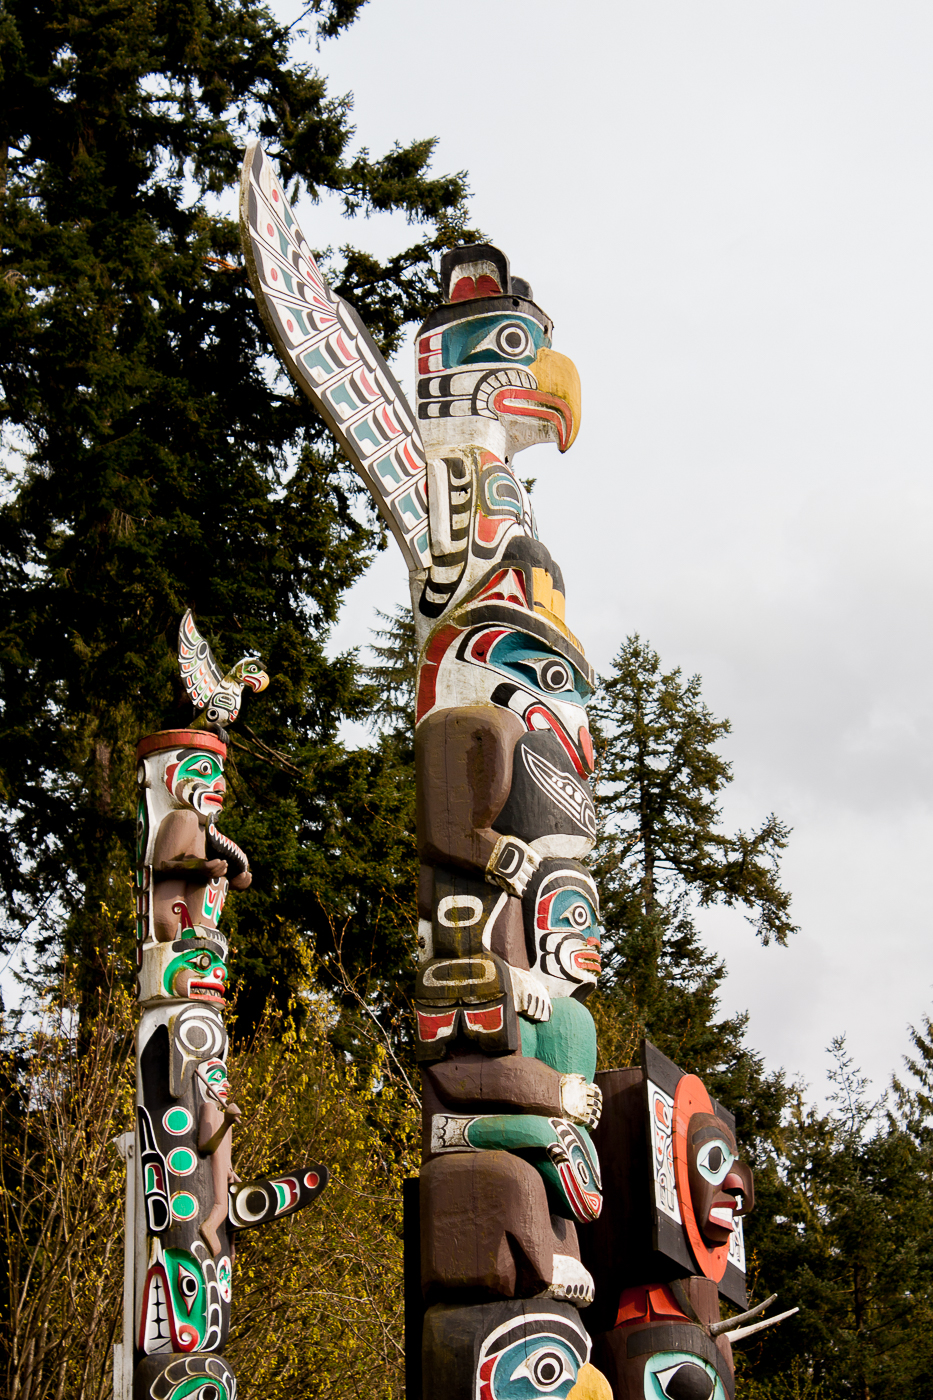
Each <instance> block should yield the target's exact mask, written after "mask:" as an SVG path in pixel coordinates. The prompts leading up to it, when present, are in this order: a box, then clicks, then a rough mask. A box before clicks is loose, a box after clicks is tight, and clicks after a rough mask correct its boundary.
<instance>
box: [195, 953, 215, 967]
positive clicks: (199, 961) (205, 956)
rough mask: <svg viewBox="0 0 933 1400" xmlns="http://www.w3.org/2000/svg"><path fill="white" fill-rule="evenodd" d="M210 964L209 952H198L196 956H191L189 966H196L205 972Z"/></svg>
mask: <svg viewBox="0 0 933 1400" xmlns="http://www.w3.org/2000/svg"><path fill="white" fill-rule="evenodd" d="M210 965H211V955H210V953H199V954H198V956H197V957H196V958H193V959H192V962H191V966H192V967H196V968H198V969H199V971H201V972H206V971H207V969H208V968H209V967H210Z"/></svg>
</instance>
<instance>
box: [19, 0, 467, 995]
mask: <svg viewBox="0 0 933 1400" xmlns="http://www.w3.org/2000/svg"><path fill="white" fill-rule="evenodd" d="M360 8H361V0H313V3H311V4H310V5H309V6H308V7H307V9H306V10H305V12H304V20H305V22H306V23H307V24H309V25H310V26H312V27H314V26H316V30H317V36H318V39H319V40H323V39H331V38H333V37H334V36H336V35H338V34H339V33H340V32H341V31H342V30H343V29H344V28H345V27H346V26H347V25H348V24H350V23H351V22H352V20H353V18H354V16H355V15H356V13H357V11H358V10H359V9H360ZM295 39H296V34H295V32H293V29H292V28H291V27H289V26H286V25H285V24H283V23H281V22H279V21H277V20H276V19H274V18H273V16H272V15H271V14H270V12H269V11H268V10H266V9H265V8H264V7H263V6H262V5H261V4H260V3H257V0H180V3H178V4H174V5H171V6H162V5H157V6H152V5H142V4H139V3H138V0H70V3H69V4H67V5H64V4H62V3H61V0H30V3H28V4H27V3H25V0H2V4H0V65H2V87H0V248H2V253H0V344H2V347H3V350H2V357H0V361H2V362H0V432H2V434H3V438H2V442H3V445H4V448H5V458H4V461H5V473H6V490H5V495H4V502H3V505H2V508H0V615H2V623H0V700H2V720H0V799H2V804H3V811H2V819H0V887H2V897H3V916H4V937H5V942H6V943H7V945H9V944H10V943H14V942H15V941H16V940H17V939H23V940H24V946H29V945H32V946H34V947H35V948H37V949H38V950H39V952H40V954H44V955H45V962H46V966H47V967H48V966H54V964H55V962H56V960H57V959H59V958H60V956H61V955H65V956H67V957H68V958H69V959H71V960H72V962H73V963H74V964H75V967H76V974H77V975H76V982H77V985H78V986H79V988H80V997H79V1002H80V1009H81V1012H82V1015H84V1014H87V1013H88V1012H89V1011H90V1010H91V1009H92V1003H93V1001H94V998H95V996H96V992H97V989H98V988H99V986H100V985H101V983H102V980H103V979H104V976H105V970H106V963H107V960H108V957H109V956H110V954H111V953H112V952H113V950H114V949H115V948H123V949H124V950H126V949H128V946H129V942H130V937H131V930H130V918H129V905H130V897H131V888H130V869H131V863H132V854H131V852H132V846H133V840H134V806H135V802H134V781H133V779H134V757H133V752H134V746H135V743H136V740H137V738H138V737H139V736H140V735H141V734H143V733H145V732H146V731H148V730H150V729H152V728H158V727H160V726H164V725H165V724H166V723H178V722H184V719H185V710H184V709H183V708H182V709H178V708H177V707H173V689H172V686H173V677H174V674H175V669H176V668H175V661H174V648H175V633H176V629H177V626H178V620H179V617H180V615H181V613H182V611H183V609H184V608H185V607H186V606H189V605H190V606H193V607H194V609H195V611H196V614H197V617H198V622H199V625H200V626H201V627H202V630H203V631H204V632H205V634H206V635H207V637H208V639H209V640H210V642H211V644H212V645H213V646H214V647H215V650H216V652H217V654H218V656H219V658H220V659H221V660H222V661H224V662H227V663H228V664H229V663H232V661H233V660H235V659H236V656H238V655H241V654H242V653H243V652H246V651H249V650H255V651H258V652H260V653H261V654H262V656H263V658H264V661H265V662H266V665H267V669H268V670H269V672H270V674H271V675H272V677H273V681H272V685H271V686H270V688H269V690H268V691H267V692H266V694H265V695H264V696H263V697H262V698H261V699H260V700H259V701H258V702H257V703H256V705H255V706H254V707H253V709H252V711H250V709H249V707H247V709H246V711H245V713H244V715H243V716H242V719H241V722H240V724H239V725H238V726H237V729H236V730H235V731H234V740H233V749H232V752H231V762H230V764H229V776H230V778H231V780H232V783H231V786H232V801H231V804H230V805H231V808H232V810H231V811H230V814H229V816H228V817H227V818H226V819H225V825H226V829H227V830H228V831H229V833H230V834H231V835H232V836H234V837H235V838H236V839H238V840H240V841H241V843H242V845H243V846H244V848H245V849H246V850H247V852H248V853H249V854H250V857H251V860H252V863H253V865H254V867H255V870H256V879H255V881H254V885H253V888H252V890H251V892H250V894H249V896H248V898H245V899H242V900H239V901H233V902H232V907H231V910H230V920H231V922H230V928H231V931H232V932H235V934H236V937H235V939H234V946H235V947H236V949H237V955H236V956H237V961H236V965H235V972H236V973H237V974H238V975H239V982H240V986H241V995H240V1000H239V1003H238V1006H239V1011H240V1016H241V1020H242V1019H245V1020H246V1021H250V1020H251V1019H254V1018H255V1015H256V1014H257V1013H258V1009H259V1008H260V1007H261V1006H262V1004H263V1003H264V1001H265V998H266V996H267V995H268V994H269V992H270V991H275V992H276V995H277V996H278V997H279V999H280V1001H281V1003H282V1004H283V1005H284V1004H285V1002H286V1001H287V998H288V992H289V988H290V989H291V990H294V988H295V986H296V985H298V984H300V982H301V980H302V979H303V978H305V976H306V968H305V961H306V957H305V955H306V950H307V949H308V948H309V947H313V946H315V945H316V946H317V947H318V949H319V951H325V950H326V949H327V948H328V946H329V947H330V948H331V951H333V950H334V948H335V946H336V943H337V942H339V943H340V945H341V948H342V954H343V958H344V961H345V963H346V965H347V966H348V967H349V968H351V969H352V970H353V972H354V974H355V973H356V972H362V973H363V974H365V977H368V978H369V980H370V981H372V980H373V979H375V981H376V982H378V981H380V980H381V981H382V982H383V983H384V982H385V981H386V980H387V979H388V980H391V977H392V974H393V973H394V971H395V970H396V969H397V968H398V967H399V966H400V965H401V964H402V963H403V962H404V961H405V958H406V953H405V944H406V942H407V936H408V932H409V928H408V923H407V920H408V919H409V918H410V914H407V913H406V916H405V919H404V920H403V919H402V917H401V915H400V912H399V909H398V907H396V905H394V904H393V902H392V900H389V901H387V900H386V897H385V891H386V887H387V884H388V886H390V887H393V888H394V884H393V882H394V881H395V878H396V875H395V862H396V860H397V857H398V847H399V842H400V840H402V841H403V840H404V833H402V834H401V835H400V833H399V827H398V801H399V795H398V792H397V788H396V785H395V783H394V782H393V781H389V780H387V778H386V775H385V773H384V764H383V755H382V753H381V751H379V750H376V751H368V750H363V751H359V752H355V753H351V752H347V751H346V750H345V749H344V748H343V747H342V746H341V745H340V743H339V742H338V737H337V734H338V725H339V722H340V720H341V719H342V718H343V717H345V716H356V717H362V716H363V714H364V712H365V706H366V700H367V697H366V693H365V690H363V689H361V688H360V686H359V684H358V680H357V675H356V670H355V666H354V662H353V659H352V657H339V658H337V659H336V660H330V659H328V657H327V655H326V652H325V642H326V638H327V632H328V628H329V626H330V624H331V623H332V622H333V620H334V618H335V616H336V613H337V609H338V606H339V602H340V598H341V596H342V594H343V592H344V590H345V589H346V588H347V587H348V585H349V584H350V583H352V582H353V580H354V579H355V578H356V577H357V576H358V575H359V573H360V572H361V570H362V568H363V567H364V566H365V563H366V560H367V558H368V557H369V551H370V550H371V549H372V548H373V547H374V544H375V543H376V541H377V536H376V534H375V533H374V531H373V529H372V527H368V526H366V525H365V524H363V523H361V519H360V514H359V509H358V507H357V500H358V489H357V486H356V484H355V478H353V477H352V476H351V475H350V473H349V471H348V470H347V469H346V466H345V464H342V463H341V462H340V460H339V459H338V458H336V457H335V455H334V453H333V449H332V448H331V446H330V445H329V439H328V438H327V435H326V433H325V432H324V431H323V428H322V425H321V424H320V423H319V422H318V421H317V420H316V418H315V416H314V414H313V412H312V411H311V410H310V408H309V406H308V405H307V403H306V401H305V400H304V399H303V397H302V396H301V395H300V394H299V393H298V392H297V391H296V390H295V389H294V388H293V387H292V386H291V385H290V383H289V382H288V381H287V380H285V379H284V378H282V377H280V378H278V379H276V380H274V381H273V380H272V379H271V378H270V374H271V370H270V364H271V363H272V362H271V359H270V356H269V347H268V343H267V338H266V335H265V332H264V330H263V328H262V326H261V323H260V321H259V318H258V315H257V311H256V308H255V305H254V302H253V298H252V295H251V292H250V290H249V287H248V284H247V281H246V277H245V274H244V270H243V267H242V262H241V258H240V253H239V242H238V233H237V228H236V225H235V223H234V222H233V221H232V220H230V219H229V218H227V217H226V216H225V215H224V214H222V213H221V212H219V208H220V206H219V204H218V200H217V198H216V196H218V195H220V194H222V193H223V192H224V191H229V190H231V188H232V187H233V186H234V184H235V182H236V180H237V177H238V170H239V164H240V159H241V155H242V147H243V144H244V142H245V140H246V139H247V138H248V137H249V136H255V135H258V136H260V137H261V138H262V139H263V141H264V143H265V145H266V148H267V150H268V152H269V154H270V156H271V157H272V159H273V160H274V161H275V162H276V163H277V165H278V167H279V169H280V171H281V174H282V178H283V180H284V181H285V183H286V185H287V186H289V187H290V188H291V189H292V190H293V192H295V191H304V193H305V194H306V195H307V196H308V197H310V198H311V199H312V200H315V199H318V198H320V197H321V196H322V195H323V194H324V193H326V192H329V191H330V192H335V193H336V194H337V195H339V196H340V197H341V198H342V200H343V203H344V208H345V211H346V213H347V214H355V213H357V212H363V213H368V212H370V211H379V210H403V211H404V212H405V213H406V214H407V215H408V217H409V219H410V220H411V221H412V222H414V223H416V224H419V225H421V226H422V227H421V229H420V230H419V231H418V232H416V233H415V234H414V241H413V243H412V246H411V247H409V248H408V249H406V250H404V251H402V252H400V253H399V254H398V255H397V256H395V257H393V258H391V259H390V260H388V261H387V262H386V263H380V262H378V261H377V260H376V259H374V258H372V257H371V256H369V255H367V254H365V253H364V252H362V251H359V250H354V249H351V248H347V249H344V250H343V253H342V255H341V257H340V259H331V264H330V267H329V275H330V277H331V279H332V281H333V283H334V285H335V287H336V289H337V290H338V291H339V292H340V293H341V294H342V295H344V296H346V297H348V298H349V299H350V300H351V301H353V302H354V303H355V304H356V306H357V307H358V309H359V310H360V312H361V314H362V316H363V318H364V320H365V321H366V323H367V324H368V325H369V327H370V328H371V329H372V331H373V333H374V334H375V336H376V338H377V339H378V340H379V341H380V343H381V345H382V347H383V349H384V350H385V351H386V352H391V351H392V349H393V348H394V346H395V345H396V344H397V342H398V336H399V332H400V328H401V327H402V325H403V324H404V323H405V322H406V321H410V320H414V319H420V318H421V317H422V316H423V315H424V314H425V312H426V311H427V309H428V307H429V306H430V305H431V304H432V302H433V300H434V299H435V282H434V277H433V274H432V270H431V266H432V264H431V259H432V253H433V252H434V251H435V250H436V249H438V248H440V247H442V246H445V245H446V244H447V243H449V242H452V241H456V239H457V238H458V237H459V236H460V235H461V234H462V233H463V232H464V230H463V223H464V206H463V200H464V196H465V184H464V179H463V177H462V175H454V176H444V177H438V178H434V177H432V176H431V175H430V174H429V173H428V164H429V161H430V158H431V153H432V149H433V142H432V140H430V139H419V140H416V141H414V142H411V143H410V144H408V145H398V144H397V145H396V146H395V147H394V148H393V149H391V150H390V151H388V153H387V154H385V155H382V156H379V157H375V156H370V154H369V153H368V152H367V151H365V150H363V151H358V152H356V153H354V152H353V150H352V138H353V127H352V124H351V106H352V101H351V99H350V98H349V97H331V96H330V95H329V94H328V92H327V89H326V84H325V81H324V79H323V78H322V77H321V75H320V74H319V73H318V72H317V71H315V70H314V69H313V68H311V67H310V66H309V65H307V64H306V63H303V62H301V61H298V60H297V59H296V58H295V56H294V53H293V47H294V43H295ZM240 798H242V799H243V801H242V807H241V809H240V810H239V811H238V810H237V803H238V800H239V799H240ZM241 813H242V814H241ZM236 921H238V923H237V922H236ZM364 980H365V978H364Z"/></svg>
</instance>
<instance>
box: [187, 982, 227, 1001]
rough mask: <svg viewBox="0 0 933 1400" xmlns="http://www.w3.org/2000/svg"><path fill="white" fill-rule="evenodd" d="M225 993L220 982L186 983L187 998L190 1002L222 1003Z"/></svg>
mask: <svg viewBox="0 0 933 1400" xmlns="http://www.w3.org/2000/svg"><path fill="white" fill-rule="evenodd" d="M225 991H226V988H225V987H224V985H223V983H222V982H189V983H188V996H189V997H190V998H191V1000H192V1001H195V1000H197V1001H223V1000H224V993H225Z"/></svg>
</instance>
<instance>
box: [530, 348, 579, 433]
mask: <svg viewBox="0 0 933 1400" xmlns="http://www.w3.org/2000/svg"><path fill="white" fill-rule="evenodd" d="M528 369H529V372H530V373H531V374H533V375H534V377H535V379H536V380H537V381H538V393H539V394H543V395H546V396H547V398H551V399H557V400H558V401H559V402H560V403H561V404H564V405H565V406H566V410H567V411H566V414H565V431H563V432H561V435H560V443H559V444H558V445H559V447H560V450H561V452H566V451H567V448H568V447H569V446H570V445H571V443H572V442H573V440H574V438H575V437H576V435H577V433H578V432H579V431H580V375H579V373H578V372H577V367H576V365H575V364H574V362H573V360H571V359H568V357H567V356H566V355H560V354H558V352H557V351H556V350H539V351H538V354H537V356H536V358H535V360H534V362H533V363H532V364H530V365H529V366H528Z"/></svg>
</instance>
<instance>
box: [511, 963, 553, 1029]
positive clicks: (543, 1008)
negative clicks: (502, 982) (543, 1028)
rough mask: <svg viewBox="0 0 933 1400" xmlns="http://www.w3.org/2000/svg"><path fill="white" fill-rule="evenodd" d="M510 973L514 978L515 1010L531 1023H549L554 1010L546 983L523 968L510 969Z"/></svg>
mask: <svg viewBox="0 0 933 1400" xmlns="http://www.w3.org/2000/svg"><path fill="white" fill-rule="evenodd" d="M509 972H510V974H511V977H512V993H513V996H514V998H515V1010H516V1011H518V1012H520V1013H521V1014H522V1015H524V1016H527V1017H528V1018H529V1020H531V1021H549V1020H550V1019H551V1009H552V1008H551V994H550V992H549V991H548V989H547V987H545V985H544V983H543V982H541V981H540V980H539V979H538V978H537V977H536V976H535V975H534V973H533V972H526V971H525V969H524V968H521V967H510V968H509Z"/></svg>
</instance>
